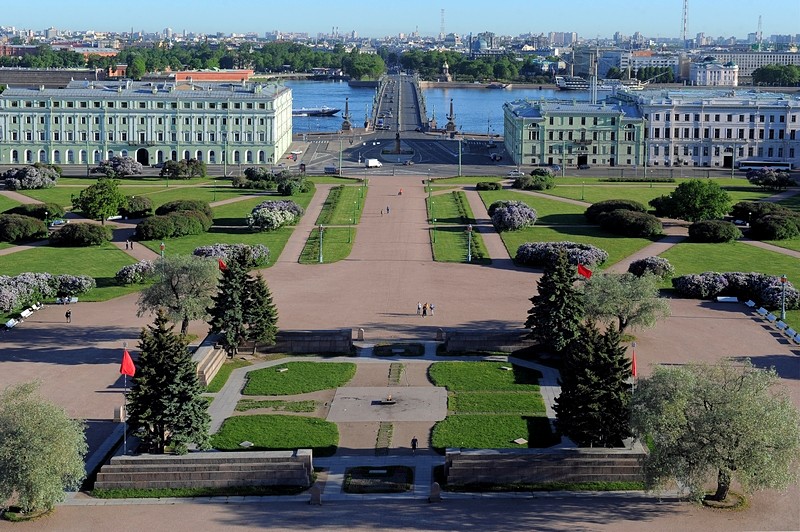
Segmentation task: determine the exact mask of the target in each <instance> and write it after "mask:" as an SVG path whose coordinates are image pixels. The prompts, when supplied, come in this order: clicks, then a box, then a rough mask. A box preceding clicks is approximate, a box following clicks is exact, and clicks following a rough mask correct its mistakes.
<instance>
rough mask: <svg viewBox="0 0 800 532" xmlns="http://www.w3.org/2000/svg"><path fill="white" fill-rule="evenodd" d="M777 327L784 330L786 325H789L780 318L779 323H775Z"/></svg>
mask: <svg viewBox="0 0 800 532" xmlns="http://www.w3.org/2000/svg"><path fill="white" fill-rule="evenodd" d="M775 327H777V328H778V330H779V331H782V330H784V329H785V328H786V327H788V325H787V324H786V323H784V322H783V321H782V320H778V323H776V324H775Z"/></svg>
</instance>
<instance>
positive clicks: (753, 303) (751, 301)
mask: <svg viewBox="0 0 800 532" xmlns="http://www.w3.org/2000/svg"><path fill="white" fill-rule="evenodd" d="M744 304H745V305H747V307H748V308H753V307H755V306H756V302H755V301H753V300H752V299H750V300H748V301H745V303H744Z"/></svg>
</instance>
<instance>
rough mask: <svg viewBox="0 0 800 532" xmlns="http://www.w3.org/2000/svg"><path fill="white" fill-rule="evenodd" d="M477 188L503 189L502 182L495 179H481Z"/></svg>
mask: <svg viewBox="0 0 800 532" xmlns="http://www.w3.org/2000/svg"><path fill="white" fill-rule="evenodd" d="M475 188H476V189H478V190H502V189H503V184H502V183H495V182H494V181H479V182H478V183H477V184H476V185H475Z"/></svg>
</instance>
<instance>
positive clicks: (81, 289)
mask: <svg viewBox="0 0 800 532" xmlns="http://www.w3.org/2000/svg"><path fill="white" fill-rule="evenodd" d="M87 225H89V224H87ZM98 227H99V226H98ZM54 284H55V291H56V296H58V297H65V296H76V295H78V294H85V293H86V292H88V291H89V290H91V289H93V288H95V287H96V286H97V283H96V282H95V280H94V278H92V277H89V276H88V275H68V274H64V275H59V276H57V277H56V278H55V281H54Z"/></svg>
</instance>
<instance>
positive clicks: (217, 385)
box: [206, 359, 252, 393]
mask: <svg viewBox="0 0 800 532" xmlns="http://www.w3.org/2000/svg"><path fill="white" fill-rule="evenodd" d="M246 366H252V362H248V361H247V360H237V359H233V360H227V361H225V363H224V364H222V366H220V368H219V371H217V374H216V375H215V376H214V379H213V380H212V381H211V382H210V383H208V386H207V387H206V391H207V392H209V393H217V392H218V391H220V390H221V389H222V387H223V386H225V383H226V382H228V377H230V376H231V373H232V372H233V370H235V369H238V368H244V367H246Z"/></svg>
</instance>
